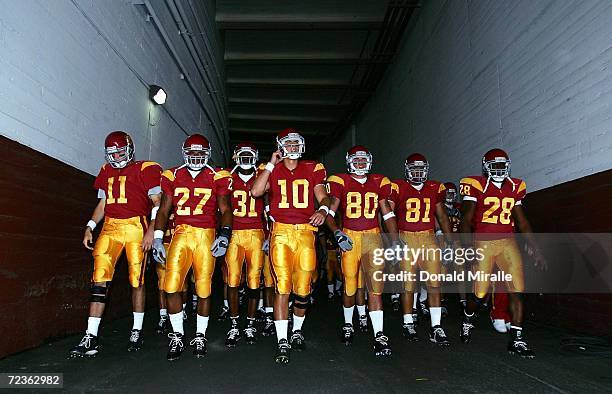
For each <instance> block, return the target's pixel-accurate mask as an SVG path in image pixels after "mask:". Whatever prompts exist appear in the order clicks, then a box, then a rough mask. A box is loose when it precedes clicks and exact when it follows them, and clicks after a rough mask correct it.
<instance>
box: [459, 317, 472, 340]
mask: <svg viewBox="0 0 612 394" xmlns="http://www.w3.org/2000/svg"><path fill="white" fill-rule="evenodd" d="M473 329H474V325H473V324H472V323H470V322H469V321H465V320H464V321H463V324H462V325H461V332H460V334H459V335H460V337H461V342H463V343H469V342H470V340H471V339H472V330H473Z"/></svg>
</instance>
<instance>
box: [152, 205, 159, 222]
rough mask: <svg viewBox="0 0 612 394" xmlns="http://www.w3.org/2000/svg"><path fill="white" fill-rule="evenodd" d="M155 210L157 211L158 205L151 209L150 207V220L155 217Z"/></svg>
mask: <svg viewBox="0 0 612 394" xmlns="http://www.w3.org/2000/svg"><path fill="white" fill-rule="evenodd" d="M157 211H159V207H153V209H151V220H155V218H156V217H157Z"/></svg>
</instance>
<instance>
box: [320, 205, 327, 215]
mask: <svg viewBox="0 0 612 394" xmlns="http://www.w3.org/2000/svg"><path fill="white" fill-rule="evenodd" d="M321 209H322V210H324V211H325V214H326V215H329V207H328V206H327V205H321V206H320V207H319V211H320V210H321Z"/></svg>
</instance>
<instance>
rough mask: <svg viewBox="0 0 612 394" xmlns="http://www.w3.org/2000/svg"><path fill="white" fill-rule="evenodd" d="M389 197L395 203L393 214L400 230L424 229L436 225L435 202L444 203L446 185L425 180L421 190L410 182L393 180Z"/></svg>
mask: <svg viewBox="0 0 612 394" xmlns="http://www.w3.org/2000/svg"><path fill="white" fill-rule="evenodd" d="M393 189H394V190H393V192H392V193H391V197H390V199H391V200H392V201H393V202H394V203H395V215H396V216H397V226H398V228H399V230H400V231H426V230H432V231H433V230H434V229H435V227H436V220H435V218H436V204H438V203H444V199H445V197H446V187H444V184H443V183H440V182H438V181H432V180H429V181H425V183H423V187H422V188H421V190H417V189H416V188H415V187H414V186H413V185H412V184H411V183H410V182H408V181H406V180H404V179H399V180H396V181H393Z"/></svg>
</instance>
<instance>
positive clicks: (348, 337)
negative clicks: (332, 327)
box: [340, 323, 355, 346]
mask: <svg viewBox="0 0 612 394" xmlns="http://www.w3.org/2000/svg"><path fill="white" fill-rule="evenodd" d="M354 334H355V330H354V329H353V325H352V324H351V323H346V324H344V325H343V326H342V332H341V335H340V336H341V338H342V343H344V344H345V345H346V346H350V345H352V344H353V336H354Z"/></svg>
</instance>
